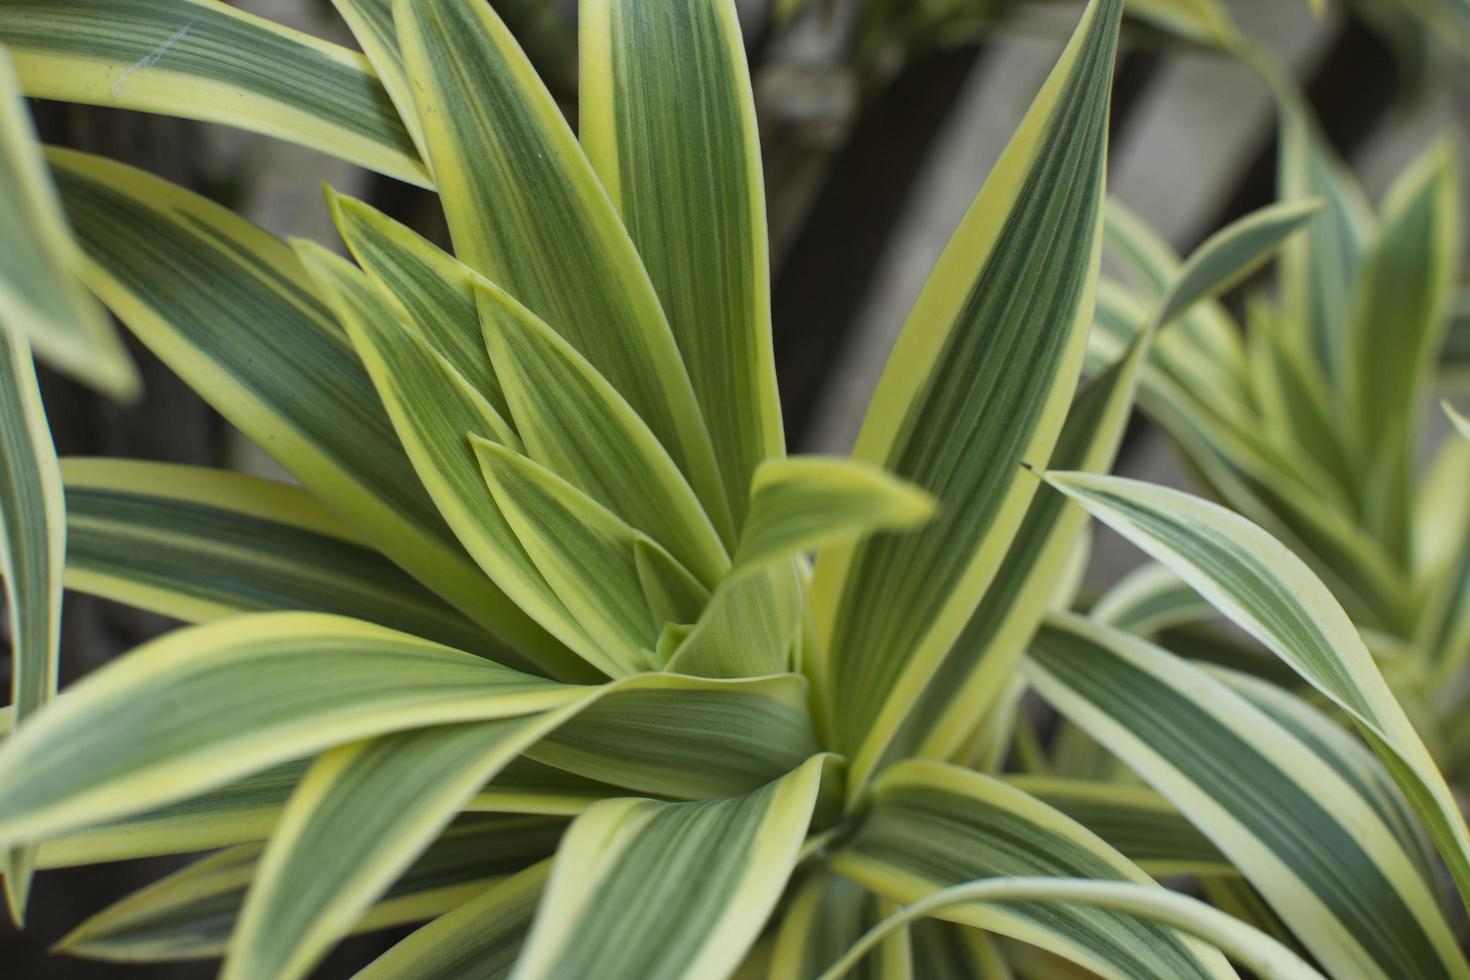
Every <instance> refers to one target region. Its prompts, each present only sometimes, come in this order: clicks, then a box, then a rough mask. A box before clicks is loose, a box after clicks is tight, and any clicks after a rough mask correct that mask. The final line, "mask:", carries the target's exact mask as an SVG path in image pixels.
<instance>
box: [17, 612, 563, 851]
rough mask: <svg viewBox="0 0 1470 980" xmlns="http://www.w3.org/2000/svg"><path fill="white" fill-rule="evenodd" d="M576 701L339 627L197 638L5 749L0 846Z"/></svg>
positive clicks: (401, 640)
mask: <svg viewBox="0 0 1470 980" xmlns="http://www.w3.org/2000/svg"><path fill="white" fill-rule="evenodd" d="M323 678H331V679H332V683H329V684H328V683H323V681H322V679H323ZM577 691H578V689H577V688H571V687H564V686H561V685H557V684H555V683H553V682H550V681H547V680H544V679H542V678H538V677H532V676H529V675H526V674H522V673H519V672H517V671H514V670H511V669H509V668H507V667H502V666H500V665H498V664H495V663H492V662H490V661H488V660H484V659H482V658H480V657H476V656H474V655H472V654H468V653H461V652H459V651H456V650H450V649H448V648H446V647H441V646H439V645H438V644H435V643H431V642H429V641H428V640H423V639H419V638H418V637H413V636H408V635H407V634H404V633H395V632H393V631H391V630H386V629H384V628H382V627H380V626H373V625H370V624H368V623H363V622H358V621H356V620H350V619H343V618H341V617H336V616H325V615H318V614H314V613H261V614H258V615H255V616H249V617H239V618H236V619H229V620H223V621H221V622H218V623H211V624H207V625H204V626H195V627H190V628H187V629H183V630H179V631H177V632H174V633H171V634H169V635H168V636H165V637H163V638H161V639H159V640H155V641H153V642H151V643H148V644H145V645H144V646H142V647H139V648H138V649H137V650H135V651H133V652H132V653H131V654H129V655H128V656H127V657H125V658H122V659H120V660H116V661H113V662H112V663H110V664H108V665H107V666H106V667H104V668H102V669H101V670H98V671H96V672H95V673H93V674H90V675H88V676H87V677H86V678H85V679H84V680H82V681H81V682H79V683H77V684H76V685H74V686H73V687H72V688H70V689H69V690H68V691H67V692H66V693H65V694H64V695H62V696H61V697H60V698H58V699H57V700H56V701H54V702H52V703H51V704H50V705H48V706H47V708H46V709H45V710H44V711H43V712H42V713H40V714H38V715H37V716H36V717H35V718H34V719H33V720H32V722H31V724H30V725H28V726H22V727H21V728H20V730H19V731H17V733H16V734H15V735H14V736H13V737H11V738H9V739H7V740H6V741H5V743H4V745H3V746H0V843H3V844H15V843H22V842H31V841H37V840H41V839H44V838H48V837H56V836H60V835H61V834H63V833H66V832H67V831H69V830H73V829H75V828H78V827H82V826H86V825H88V824H93V823H98V822H100V821H104V820H107V819H110V818H112V817H117V816H122V815H126V814H129V813H136V812H139V811H143V810H147V809H149V808H152V807H157V806H161V805H163V804H166V803H170V802H173V801H175V800H181V799H184V798H186V797H189V796H191V795H194V794H197V793H200V792H203V791H206V790H209V789H211V788H213V787H216V786H221V785H223V784H225V783H227V782H229V781H230V780H231V779H234V778H237V777H239V776H244V775H247V774H249V773H251V772H256V771H259V770H261V769H265V768H267V767H269V766H271V765H274V764H277V763H281V762H286V761H289V760H292V759H299V758H302V757H304V756H307V755H310V754H311V753H313V752H315V751H319V750H321V749H324V748H327V747H329V746H332V745H338V744H341V743H343V742H348V741H352V740H355V739H361V738H367V737H370V736H373V735H378V734H385V733H388V732H393V731H403V730H407V729H411V728H416V727H421V726H424V725H438V724H451V723H454V722H467V721H488V720H493V719H496V718H505V717H515V716H518V715H525V714H531V713H535V712H539V711H543V710H546V709H548V708H553V707H556V706H558V705H562V704H566V703H568V702H569V701H571V700H573V699H575V698H576V696H577Z"/></svg>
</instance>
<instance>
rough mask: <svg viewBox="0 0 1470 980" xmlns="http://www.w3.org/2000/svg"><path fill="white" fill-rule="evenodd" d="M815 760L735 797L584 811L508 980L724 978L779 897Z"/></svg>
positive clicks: (810, 796)
mask: <svg viewBox="0 0 1470 980" xmlns="http://www.w3.org/2000/svg"><path fill="white" fill-rule="evenodd" d="M827 759H828V757H826V756H817V757H815V758H812V759H811V760H809V761H808V762H806V763H805V764H804V765H802V766H801V767H800V768H799V769H797V770H795V771H794V772H792V773H790V774H789V775H787V776H784V777H782V778H781V779H778V780H776V781H775V782H772V783H769V784H768V785H766V786H763V787H761V788H759V789H756V790H754V791H752V792H750V793H747V794H745V795H743V796H737V797H731V798H727V799H719V800H707V801H702V802H696V803H660V802H656V801H653V800H631V799H630V800H607V801H605V802H602V803H598V804H597V805H595V806H593V807H592V808H591V809H590V810H588V811H587V812H586V813H584V814H583V815H582V816H580V817H578V818H577V819H576V820H575V821H574V822H573V823H572V826H571V829H570V830H569V831H568V832H567V837H566V840H565V841H564V842H563V843H562V846H561V848H560V849H559V850H558V852H557V856H556V862H555V864H554V865H553V866H552V871H551V879H550V881H549V882H548V884H547V887H546V894H545V897H544V898H543V899H542V902H541V908H540V910H539V911H538V912H537V915H536V922H535V924H534V925H533V926H532V928H531V935H530V937H529V939H528V940H527V941H526V948H525V951H524V952H523V953H522V954H521V958H520V961H519V962H518V963H517V965H516V970H515V973H514V976H515V977H516V978H517V980H536V978H540V977H589V976H597V977H599V978H606V980H617V978H620V977H627V978H630V980H634V978H636V980H641V978H644V977H654V976H666V977H687V978H695V977H703V976H709V975H714V974H717V973H719V972H721V971H724V970H728V969H729V968H730V966H731V965H732V964H734V963H737V962H738V961H739V959H740V957H741V956H742V955H743V954H744V952H745V951H746V949H748V948H749V946H750V945H751V943H753V942H754V941H755V939H756V937H757V935H759V933H760V930H761V927H762V926H764V925H765V922H766V917H767V916H769V915H770V913H771V910H772V909H773V908H774V907H775V905H776V902H777V900H778V899H779V898H780V897H781V893H782V891H783V889H784V888H785V887H786V882H787V879H788V878H789V876H790V873H791V870H792V868H793V867H795V865H796V860H797V856H798V852H799V850H800V847H801V843H802V840H803V839H804V838H805V837H806V833H807V827H808V825H809V824H810V823H811V821H812V817H813V814H814V812H815V809H816V806H817V800H818V795H819V790H820V789H821V783H822V776H823V772H824V770H825V769H826V765H827ZM629 936H636V937H638V941H637V942H629V941H628V937H629Z"/></svg>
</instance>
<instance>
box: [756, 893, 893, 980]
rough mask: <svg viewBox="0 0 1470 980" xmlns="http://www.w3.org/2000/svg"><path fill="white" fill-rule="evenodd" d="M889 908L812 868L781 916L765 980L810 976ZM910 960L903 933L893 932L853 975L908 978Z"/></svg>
mask: <svg viewBox="0 0 1470 980" xmlns="http://www.w3.org/2000/svg"><path fill="white" fill-rule="evenodd" d="M894 908H895V906H894V905H893V903H892V902H889V901H887V900H885V899H883V898H880V897H878V896H877V895H874V894H873V893H872V892H870V891H867V890H866V889H864V888H863V887H862V886H861V885H859V884H857V883H856V882H853V881H849V880H848V879H846V878H843V877H840V876H838V875H834V874H831V873H829V872H827V871H823V870H820V869H814V870H813V871H812V872H811V873H810V874H809V875H808V877H807V879H806V881H805V882H804V883H803V884H802V885H801V887H800V888H798V889H797V890H796V891H795V894H794V895H793V896H792V898H791V903H790V904H789V905H788V906H787V907H786V912H785V914H784V915H782V916H781V923H780V927H779V931H778V932H777V934H776V947H775V950H774V951H773V953H772V957H771V969H770V974H769V980H812V978H813V977H815V976H817V974H819V973H821V972H822V971H823V970H825V969H826V968H827V967H829V966H831V965H832V964H834V963H836V962H837V960H838V959H839V958H841V956H842V954H843V953H845V952H846V951H847V949H848V947H850V946H851V945H852V944H853V943H855V942H857V940H858V938H859V937H861V936H862V934H863V933H864V932H866V931H867V930H868V928H870V927H871V926H873V925H876V924H877V923H878V922H880V921H881V920H882V919H883V917H884V916H886V915H888V914H889V913H891V912H892V911H894ZM910 958H911V951H910V949H909V942H908V937H907V936H906V935H904V934H902V933H895V934H894V935H893V936H891V937H890V938H889V940H888V942H886V943H885V944H884V945H883V946H882V948H881V949H880V950H879V951H877V953H876V954H875V955H874V956H873V957H872V958H870V959H868V960H866V961H864V964H863V965H864V967H866V969H865V970H863V971H860V972H859V973H858V976H860V977H862V978H863V980H909V978H910V966H911V963H910Z"/></svg>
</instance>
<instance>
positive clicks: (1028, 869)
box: [832, 761, 1232, 978]
mask: <svg viewBox="0 0 1470 980" xmlns="http://www.w3.org/2000/svg"><path fill="white" fill-rule="evenodd" d="M871 793H872V800H871V802H870V804H869V808H868V811H867V814H866V818H865V819H864V820H863V822H862V824H861V825H860V827H859V828H858V831H857V833H856V834H855V835H853V837H852V839H851V840H850V841H849V842H848V843H847V844H846V846H845V847H843V849H842V850H840V851H839V852H838V853H837V854H836V855H834V857H833V859H832V867H833V870H835V871H836V872H837V873H839V874H842V875H845V876H846V877H848V878H852V879H853V880H855V881H857V882H858V883H859V884H862V885H863V886H865V887H867V888H869V889H871V890H873V891H875V892H877V893H879V894H880V895H883V896H885V897H887V898H890V899H892V900H893V901H896V902H913V901H917V900H918V899H921V898H923V897H924V896H926V895H929V894H931V893H933V892H937V891H940V890H942V889H944V888H947V887H949V886H951V885H955V884H958V883H961V882H966V881H971V880H973V879H976V878H989V877H996V878H1001V877H1009V876H1014V875H1028V876H1029V875H1049V876H1054V877H1057V878H1099V879H1107V880H1112V881H1124V882H1132V883H1136V884H1141V885H1150V886H1152V887H1157V886H1155V885H1153V881H1152V879H1151V878H1149V877H1148V875H1146V874H1144V873H1143V872H1142V871H1140V870H1139V869H1138V867H1137V866H1136V865H1134V864H1133V863H1132V862H1130V861H1129V860H1128V859H1127V858H1125V857H1123V855H1121V854H1119V853H1118V852H1117V851H1115V850H1113V849H1112V848H1111V847H1109V846H1108V845H1107V844H1106V843H1104V842H1103V841H1102V839H1101V838H1099V837H1098V836H1096V835H1095V834H1093V833H1092V832H1091V831H1089V830H1087V829H1086V828H1084V827H1083V826H1081V825H1080V824H1078V823H1076V822H1074V821H1073V820H1071V819H1070V818H1068V817H1067V816H1065V815H1064V814H1062V813H1060V812H1058V811H1057V810H1054V809H1052V808H1051V807H1049V806H1047V805H1046V804H1045V803H1043V802H1041V801H1040V800H1038V799H1036V798H1034V797H1031V796H1027V795H1026V794H1025V793H1023V792H1021V791H1020V790H1018V789H1015V788H1013V787H1011V786H1007V785H1006V784H1005V783H1003V782H1000V781H999V780H996V779H993V778H991V777H989V776H983V775H981V774H979V773H976V772H970V771H968V770H965V769H960V768H959V767H957V766H951V765H946V764H944V763H939V762H927V761H909V762H903V763H900V764H898V765H895V766H892V767H890V768H889V769H887V770H885V771H884V772H883V773H882V774H881V775H880V776H879V777H878V778H877V780H875V782H874V783H873V785H872V788H871ZM954 921H957V922H962V923H964V924H965V925H970V926H974V927H976V928H980V929H985V930H987V931H990V932H994V933H998V934H1000V935H1003V936H1010V937H1013V938H1015V939H1020V940H1022V941H1023V942H1028V943H1032V944H1034V945H1037V946H1040V947H1042V948H1043V949H1046V950H1049V951H1050V952H1053V953H1056V954H1058V955H1060V956H1063V957H1065V958H1066V959H1069V960H1071V961H1072V962H1074V963H1077V964H1078V965H1080V966H1083V967H1085V968H1087V969H1090V970H1093V971H1094V972H1096V973H1099V974H1101V975H1103V976H1106V977H1128V978H1143V977H1169V978H1182V977H1216V976H1218V977H1228V976H1232V974H1231V972H1230V970H1229V967H1227V966H1226V964H1225V962H1224V960H1223V959H1222V958H1221V957H1220V956H1219V955H1218V954H1215V953H1214V952H1212V951H1210V950H1208V949H1206V948H1205V947H1203V946H1202V945H1201V944H1199V943H1196V942H1194V941H1193V940H1190V939H1187V938H1184V937H1181V936H1180V935H1178V934H1177V933H1175V932H1173V931H1172V930H1169V929H1162V928H1159V927H1157V926H1154V925H1151V924H1147V923H1140V922H1138V921H1136V920H1134V919H1132V918H1130V917H1128V916H1126V915H1118V914H1114V913H1112V912H1106V911H1097V910H1093V909H1086V908H1078V907H1076V906H1054V907H1053V906H1041V905H1035V904H1030V905H1017V906H1014V907H1011V908H999V907H997V908H988V909H975V910H972V911H970V912H969V913H967V914H965V915H963V916H961V917H955V919H954Z"/></svg>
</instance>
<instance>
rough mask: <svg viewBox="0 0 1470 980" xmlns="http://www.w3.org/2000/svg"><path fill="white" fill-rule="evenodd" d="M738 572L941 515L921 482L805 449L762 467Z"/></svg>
mask: <svg viewBox="0 0 1470 980" xmlns="http://www.w3.org/2000/svg"><path fill="white" fill-rule="evenodd" d="M749 497H750V503H749V508H748V513H749V518H748V520H747V521H746V524H745V526H744V527H743V528H742V529H741V532H740V545H739V547H738V548H737V549H736V551H735V570H736V572H737V573H738V572H743V571H749V570H751V569H755V568H760V567H763V566H764V565H767V564H769V563H771V562H775V561H781V560H784V559H786V558H790V557H792V556H793V555H797V554H800V553H802V552H804V551H814V550H816V549H817V548H820V547H827V546H830V545H832V544H836V543H839V542H842V541H844V540H850V539H852V538H854V537H857V536H858V535H862V534H871V533H873V532H875V531H902V530H907V529H909V528H911V527H914V526H916V525H919V524H922V523H923V522H924V521H927V520H929V519H930V518H931V517H932V516H933V515H934V510H935V506H934V500H933V498H932V497H930V496H929V495H928V494H926V493H924V492H923V491H922V490H919V489H918V488H916V487H914V486H911V485H910V484H908V483H905V482H904V481H902V480H899V479H897V478H895V477H893V476H892V475H890V474H888V473H885V472H884V471H882V470H880V469H878V468H876V467H873V466H870V465H868V464H866V463H862V462H859V461H857V460H851V459H837V458H822V457H814V456H798V457H795V458H792V459H775V460H769V461H767V462H765V463H762V464H761V465H760V466H758V467H757V468H756V471H755V475H754V476H753V477H752V479H751V482H750V491H749Z"/></svg>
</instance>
